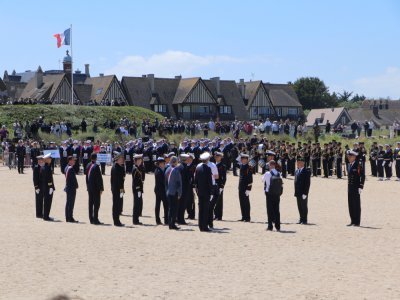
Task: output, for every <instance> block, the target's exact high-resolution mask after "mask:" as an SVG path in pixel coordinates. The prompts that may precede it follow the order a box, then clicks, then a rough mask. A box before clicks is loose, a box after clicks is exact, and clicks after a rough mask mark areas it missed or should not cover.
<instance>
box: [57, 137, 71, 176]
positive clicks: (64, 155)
mask: <svg viewBox="0 0 400 300" xmlns="http://www.w3.org/2000/svg"><path fill="white" fill-rule="evenodd" d="M58 151H59V153H60V168H61V174H65V169H66V168H67V165H68V156H70V153H69V152H70V150H69V147H68V145H67V142H66V141H63V142H62V143H61V147H60V148H59V149H58Z"/></svg>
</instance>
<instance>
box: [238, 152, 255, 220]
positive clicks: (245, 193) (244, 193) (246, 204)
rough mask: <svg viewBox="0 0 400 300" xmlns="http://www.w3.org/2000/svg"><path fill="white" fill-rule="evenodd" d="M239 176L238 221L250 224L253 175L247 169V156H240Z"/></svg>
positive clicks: (248, 168)
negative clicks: (239, 216) (239, 211)
mask: <svg viewBox="0 0 400 300" xmlns="http://www.w3.org/2000/svg"><path fill="white" fill-rule="evenodd" d="M240 161H241V166H240V176H239V201H240V210H241V213H242V218H241V219H240V220H239V221H244V222H250V221H251V218H250V199H249V196H250V191H251V187H252V185H253V173H252V171H251V168H250V167H249V165H248V163H249V156H248V155H247V154H241V158H240Z"/></svg>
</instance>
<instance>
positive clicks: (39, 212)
mask: <svg viewBox="0 0 400 300" xmlns="http://www.w3.org/2000/svg"><path fill="white" fill-rule="evenodd" d="M36 158H37V164H36V165H35V166H34V167H33V186H34V187H35V198H36V201H35V202H36V218H40V219H41V218H43V191H42V186H41V176H42V171H43V167H44V160H43V156H42V155H39V156H37V157H36Z"/></svg>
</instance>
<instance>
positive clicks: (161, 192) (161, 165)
mask: <svg viewBox="0 0 400 300" xmlns="http://www.w3.org/2000/svg"><path fill="white" fill-rule="evenodd" d="M164 170H165V159H164V158H163V157H158V158H157V162H156V168H155V170H154V182H155V186H154V194H155V195H156V205H155V217H156V223H157V225H162V222H161V219H160V207H161V203H162V204H163V208H164V224H165V225H167V224H168V201H167V197H166V193H165V178H164V175H165V174H164Z"/></svg>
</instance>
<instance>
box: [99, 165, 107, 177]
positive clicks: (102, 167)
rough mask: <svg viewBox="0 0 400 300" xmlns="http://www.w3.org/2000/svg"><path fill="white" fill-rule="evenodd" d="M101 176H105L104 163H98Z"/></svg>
mask: <svg viewBox="0 0 400 300" xmlns="http://www.w3.org/2000/svg"><path fill="white" fill-rule="evenodd" d="M100 169H101V174H102V175H106V163H100Z"/></svg>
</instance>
